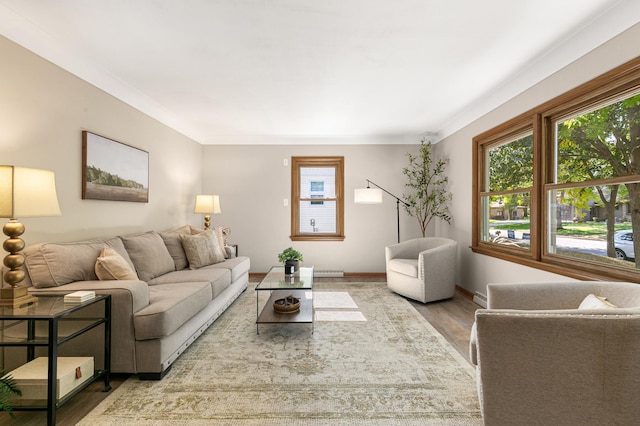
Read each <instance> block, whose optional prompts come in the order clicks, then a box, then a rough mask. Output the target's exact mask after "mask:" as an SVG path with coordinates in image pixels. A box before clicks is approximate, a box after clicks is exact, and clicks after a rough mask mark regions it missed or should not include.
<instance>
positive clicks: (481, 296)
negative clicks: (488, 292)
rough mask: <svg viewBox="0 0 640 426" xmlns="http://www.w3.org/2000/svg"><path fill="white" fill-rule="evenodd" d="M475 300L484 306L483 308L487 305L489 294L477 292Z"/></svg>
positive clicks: (474, 296)
mask: <svg viewBox="0 0 640 426" xmlns="http://www.w3.org/2000/svg"><path fill="white" fill-rule="evenodd" d="M473 302H474V303H476V304H478V305H480V306H482V307H483V308H486V307H487V296H485V295H484V294H482V293H480V292H477V291H476V293H475V294H474V295H473Z"/></svg>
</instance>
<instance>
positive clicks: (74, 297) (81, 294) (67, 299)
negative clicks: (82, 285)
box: [64, 290, 96, 303]
mask: <svg viewBox="0 0 640 426" xmlns="http://www.w3.org/2000/svg"><path fill="white" fill-rule="evenodd" d="M94 297H96V292H95V291H92V290H82V291H74V292H73V293H69V294H65V296H64V303H82V302H86V301H87V300H91V299H93V298H94Z"/></svg>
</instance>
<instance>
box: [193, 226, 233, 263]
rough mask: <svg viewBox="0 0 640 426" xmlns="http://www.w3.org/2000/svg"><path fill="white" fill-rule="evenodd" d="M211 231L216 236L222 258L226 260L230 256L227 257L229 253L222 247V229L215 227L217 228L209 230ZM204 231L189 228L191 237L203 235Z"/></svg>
mask: <svg viewBox="0 0 640 426" xmlns="http://www.w3.org/2000/svg"><path fill="white" fill-rule="evenodd" d="M211 230H212V231H213V232H214V233H215V234H216V238H217V239H218V243H219V244H220V250H222V253H224V257H225V258H226V259H228V258H229V257H230V256H229V253H228V252H227V249H226V247H225V246H224V232H223V231H224V228H221V227H217V228H211ZM204 231H205V230H204V229H200V228H196V227H193V226H192V227H191V234H192V235H198V234H201V233H203V232H204ZM234 257H235V256H234Z"/></svg>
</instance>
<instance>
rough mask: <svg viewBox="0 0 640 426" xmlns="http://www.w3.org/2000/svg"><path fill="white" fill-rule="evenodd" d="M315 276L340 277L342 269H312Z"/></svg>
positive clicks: (342, 272)
mask: <svg viewBox="0 0 640 426" xmlns="http://www.w3.org/2000/svg"><path fill="white" fill-rule="evenodd" d="M313 276H314V277H315V278H342V277H344V271H342V270H340V269H316V270H314V271H313Z"/></svg>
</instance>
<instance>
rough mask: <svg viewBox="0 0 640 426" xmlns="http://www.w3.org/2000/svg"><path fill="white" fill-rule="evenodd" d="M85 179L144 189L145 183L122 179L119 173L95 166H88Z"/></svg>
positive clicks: (95, 182)
mask: <svg viewBox="0 0 640 426" xmlns="http://www.w3.org/2000/svg"><path fill="white" fill-rule="evenodd" d="M85 179H86V180H87V182H89V183H93V184H96V185H108V186H119V187H122V188H134V189H144V185H142V184H141V183H138V182H136V181H134V180H130V179H122V178H121V177H120V176H118V175H114V174H111V173H109V172H105V171H104V170H101V169H99V168H97V167H95V166H87V174H86V176H85Z"/></svg>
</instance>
